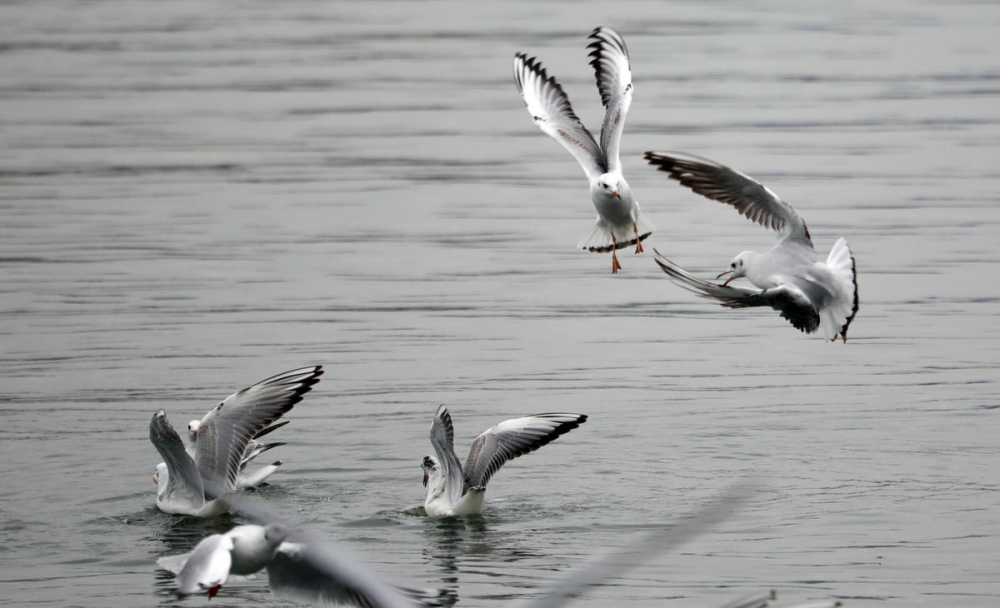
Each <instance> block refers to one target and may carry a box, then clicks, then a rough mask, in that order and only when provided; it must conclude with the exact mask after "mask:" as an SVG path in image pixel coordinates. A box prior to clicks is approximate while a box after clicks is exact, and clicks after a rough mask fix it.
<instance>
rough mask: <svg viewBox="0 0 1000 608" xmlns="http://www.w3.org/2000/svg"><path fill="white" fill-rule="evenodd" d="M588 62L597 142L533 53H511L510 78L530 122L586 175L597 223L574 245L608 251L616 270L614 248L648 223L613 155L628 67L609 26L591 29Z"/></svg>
mask: <svg viewBox="0 0 1000 608" xmlns="http://www.w3.org/2000/svg"><path fill="white" fill-rule="evenodd" d="M589 39H590V40H592V41H593V42H591V43H590V45H589V46H588V47H587V48H589V49H591V51H590V55H589V56H590V57H591V62H590V65H591V66H593V68H594V72H595V74H596V76H597V89H598V91H599V92H600V94H601V102H602V103H603V104H604V109H605V115H604V125H603V126H602V127H601V142H600V144H598V143H597V141H596V140H595V139H594V136H593V135H591V133H590V131H588V130H587V127H585V126H583V123H582V122H580V119H579V118H577V116H576V113H575V112H573V106H571V105H570V103H569V97H568V96H567V95H566V92H565V91H563V88H562V86H560V85H559V83H558V82H556V79H555V78H554V77H551V76H549V75H548V74H547V73H546V71H545V68H543V67H542V64H541V62H539V61H538V60H537V59H536V58H534V57H528V56H527V55H525V54H524V53H518V54H516V55H514V83H515V84H516V85H517V90H518V92H519V93H520V94H521V98H522V99H524V104H525V105H526V106H527V107H528V113H529V114H531V117H532V119H534V121H535V125H536V126H537V127H538V128H539V129H541V130H542V131H543V132H544V133H547V134H548V135H550V136H552V138H554V139H555V140H556V141H558V142H559V143H560V144H562V145H563V146H564V147H565V148H566V149H567V150H569V151H570V153H572V154H573V156H574V157H576V160H577V161H578V162H579V163H580V165H581V166H582V167H583V171H584V172H585V173H586V174H587V179H589V180H590V198H591V200H592V201H593V203H594V207H596V208H597V222H596V223H595V224H594V227H593V228H592V229H591V231H590V233H589V234H588V235H587V236H586V237H584V238H583V240H581V241H580V243H579V244H578V245H577V246H578V247H580V248H582V249H586V250H588V251H594V252H601V253H606V252H608V251H610V252H611V272H612V273H615V272H618V270H619V269H621V264H619V263H618V255H617V253H615V252H616V250H618V249H623V248H625V247H629V246H630V245H635V252H636V253H641V252H642V250H643V249H642V241H643V240H644V239H645V238H646V237H648V236H649V235H650V234H652V233H653V224H652V223H651V222H650V221H649V220H647V219H646V217H645V216H644V215H643V214H642V212H641V211H639V203H638V201H636V200H635V196H633V195H632V189H631V188H629V185H628V182H627V181H625V178H624V177H623V176H622V165H621V160H620V159H619V157H618V154H619V146H620V144H621V137H622V131H623V130H624V129H625V116H626V115H627V114H628V108H629V106H630V105H631V104H632V92H633V89H632V69H631V67H630V64H629V57H628V47H626V46H625V40H624V39H623V38H622V37H621V35H620V34H619V33H618V32H616V31H615V30H613V29H611V28H608V27H599V28H597V29H595V30H594V31H593V32H591V34H590V36H589Z"/></svg>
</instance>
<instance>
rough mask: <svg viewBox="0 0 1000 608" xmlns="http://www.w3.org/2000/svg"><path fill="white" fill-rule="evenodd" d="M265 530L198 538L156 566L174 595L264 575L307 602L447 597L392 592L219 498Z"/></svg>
mask: <svg viewBox="0 0 1000 608" xmlns="http://www.w3.org/2000/svg"><path fill="white" fill-rule="evenodd" d="M220 501H224V502H226V503H227V505H229V506H231V507H232V509H233V510H234V511H236V512H238V513H240V514H241V515H246V516H248V517H251V518H252V519H254V520H256V521H259V522H261V523H264V524H265V525H263V526H261V525H243V526H237V527H235V528H233V529H232V530H230V531H229V532H227V533H225V534H213V535H211V536H208V537H206V538H204V539H202V540H201V541H200V542H199V543H198V544H197V545H196V546H195V548H194V550H193V551H191V552H190V553H184V554H182V555H171V556H167V557H161V558H160V559H159V560H157V564H158V565H159V566H160V567H161V568H163V569H164V570H168V571H170V572H173V573H174V574H176V575H177V595H178V596H179V597H182V598H183V597H186V596H188V595H192V594H196V593H205V594H207V595H208V597H209V598H212V597H214V596H215V595H216V594H217V593H218V592H219V590H220V589H221V588H222V586H223V585H225V584H226V583H227V582H228V581H231V580H234V579H237V578H247V577H250V576H252V575H254V574H255V573H257V572H260V571H261V570H263V569H266V570H267V582H268V586H269V587H270V588H271V590H272V591H273V592H274V593H275V594H276V595H279V596H281V597H285V598H289V599H292V600H299V601H304V602H308V603H316V604H324V605H335V604H338V605H339V604H353V605H355V606H362V607H364V608H418V607H421V606H439V605H440V602H438V601H437V599H438V598H441V597H444V596H446V595H447V592H442V591H438V590H428V591H420V590H414V589H408V588H405V587H396V586H394V585H391V584H388V583H385V582H383V581H382V580H380V579H379V578H378V577H376V576H375V575H374V574H373V573H372V572H371V571H369V570H368V568H366V567H365V566H364V565H362V563H361V562H360V561H359V560H358V559H357V558H356V557H355V556H353V555H351V554H349V553H347V552H346V551H344V550H343V549H341V548H339V547H337V546H335V545H333V544H332V543H329V542H326V541H323V540H322V539H321V538H320V536H319V535H317V534H316V533H314V532H312V533H306V532H305V531H303V530H301V529H298V528H293V527H291V526H289V525H287V524H286V523H284V522H283V521H281V519H280V518H278V517H277V516H275V515H273V514H271V513H268V512H267V511H265V510H263V509H262V508H261V507H260V506H258V505H255V504H254V503H251V502H250V501H247V500H245V499H241V498H239V497H238V496H233V495H227V496H225V497H224V498H222V499H220Z"/></svg>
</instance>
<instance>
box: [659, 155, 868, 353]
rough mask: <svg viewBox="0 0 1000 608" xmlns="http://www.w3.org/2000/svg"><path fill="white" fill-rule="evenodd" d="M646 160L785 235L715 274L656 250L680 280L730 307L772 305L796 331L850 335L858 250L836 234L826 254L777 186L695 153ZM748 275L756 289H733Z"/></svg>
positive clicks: (855, 300)
mask: <svg viewBox="0 0 1000 608" xmlns="http://www.w3.org/2000/svg"><path fill="white" fill-rule="evenodd" d="M645 158H646V160H647V161H649V164H651V165H653V166H654V167H656V168H657V169H659V170H660V171H664V172H666V173H667V174H668V175H669V176H670V177H671V179H674V180H677V181H678V182H680V183H681V184H682V185H684V186H687V187H688V188H690V189H691V190H693V191H694V192H696V193H698V194H700V195H702V196H704V197H706V198H710V199H712V200H715V201H719V202H721V203H726V204H728V205H732V206H733V207H735V208H736V210H737V211H739V212H740V213H741V214H742V215H745V216H746V217H747V218H748V219H750V220H751V221H754V222H757V223H758V224H761V225H763V226H766V227H768V228H771V229H772V230H777V231H779V232H780V233H781V240H780V241H778V244H777V245H775V246H774V247H773V248H772V249H771V250H770V251H768V252H766V253H762V254H761V253H757V252H754V251H744V252H742V253H740V254H739V255H738V256H736V257H735V258H734V259H733V261H732V262H731V263H730V264H729V268H728V269H727V270H725V271H723V272H722V273H720V274H719V276H718V277H716V278H717V279H719V278H722V277H723V276H725V275H730V276H729V278H728V279H726V282H725V283H723V284H722V285H716V284H714V283H709V282H708V281H703V280H701V279H699V278H697V277H695V276H693V275H692V274H690V273H688V272H687V271H686V270H684V269H683V268H681V267H680V266H677V265H676V264H674V263H673V262H671V261H670V260H668V259H667V258H665V257H663V256H662V255H661V254H660V252H659V251H657V252H656V256H657V257H656V263H657V264H659V265H660V268H662V269H663V271H664V272H665V273H667V276H669V277H670V279H671V280H672V281H673V282H674V283H676V284H678V285H679V286H681V287H683V288H684V289H687V290H688V291H692V292H694V293H695V294H697V295H699V296H701V297H703V298H709V299H712V300H715V301H717V302H718V303H719V304H721V305H722V306H725V307H728V308H748V307H752V306H770V307H771V308H773V309H775V310H777V311H780V312H781V316H782V317H784V318H785V319H788V321H789V322H791V324H792V325H793V326H794V327H795V328H796V329H798V330H801V331H804V332H806V333H812V332H814V331H816V329H817V328H822V329H823V335H824V336H826V339H827V340H836V339H837V338H838V337H840V338H842V339H843V340H844V342H846V341H847V329H848V327H850V325H851V321H853V320H854V315H855V314H857V312H858V282H857V269H856V266H855V262H854V255H853V254H852V253H851V250H850V248H849V247H848V246H847V241H845V240H844V239H843V238H841V239H839V240H838V241H837V242H836V243H834V245H833V249H831V250H830V254H829V255H828V256H827V258H826V260H823V259H821V258H820V255H819V254H818V253H817V252H816V250H815V249H814V248H813V243H812V239H811V238H810V236H809V229H808V228H807V227H806V223H805V220H803V219H802V218H801V217H800V216H799V214H798V213H797V212H796V211H795V209H793V208H792V206H791V205H789V204H788V203H786V202H784V201H782V200H781V199H780V198H778V195H776V194H775V193H774V192H772V191H771V190H769V189H768V188H766V187H765V186H763V185H762V184H760V183H759V182H757V181H755V180H753V179H752V178H750V177H749V176H746V175H744V174H742V173H740V172H739V171H735V170H733V169H730V168H729V167H725V166H723V165H720V164H718V163H715V162H712V161H710V160H708V159H705V158H701V157H698V156H694V155H690V154H682V153H677V152H670V153H667V154H658V153H656V152H646V154H645ZM740 277H746V278H747V280H749V281H750V282H751V283H753V284H754V285H755V286H756V287H758V288H759V289H758V290H754V289H746V288H742V287H730V286H729V283H730V282H731V281H733V280H734V279H738V278H740Z"/></svg>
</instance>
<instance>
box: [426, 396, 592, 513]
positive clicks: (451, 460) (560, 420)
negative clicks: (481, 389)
mask: <svg viewBox="0 0 1000 608" xmlns="http://www.w3.org/2000/svg"><path fill="white" fill-rule="evenodd" d="M586 421H587V416H585V415H583V414H536V415H534V416H526V417H524V418H514V419H512V420H505V421H504V422H501V423H500V424H497V425H496V426H493V427H491V428H489V429H487V430H486V432H484V433H483V434H482V435H480V436H479V437H477V438H476V440H475V441H473V442H472V447H471V448H469V457H468V458H467V459H466V460H465V467H464V468H463V467H462V463H461V462H459V461H458V456H456V455H455V429H454V427H452V424H451V414H449V413H448V409H447V408H446V407H445V406H443V405H442V406H441V407H439V408H438V410H437V413H436V414H434V422H433V424H431V445H433V446H434V452H435V453H436V454H437V458H434V457H433V456H424V460H423V462H422V463H421V467H422V468H423V470H424V487H426V488H427V500H426V501H424V510H425V511H426V512H427V514H428V515H472V514H475V513H479V512H480V511H482V508H483V500H484V498H485V493H486V484H487V482H489V480H490V477H492V476H493V474H494V473H496V472H497V471H498V470H499V469H500V467H501V466H503V464H504V463H505V462H507V461H508V460H512V459H514V458H517V457H518V456H523V455H525V454H527V453H528V452H533V451H534V450H537V449H538V448H540V447H542V446H543V445H545V444H547V443H549V442H550V441H552V440H554V439H555V438H556V437H559V436H560V435H564V434H566V433H568V432H570V431H571V430H573V429H575V428H576V427H578V426H580V425H581V424H583V423H584V422H586Z"/></svg>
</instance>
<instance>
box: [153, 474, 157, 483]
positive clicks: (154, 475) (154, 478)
mask: <svg viewBox="0 0 1000 608" xmlns="http://www.w3.org/2000/svg"><path fill="white" fill-rule="evenodd" d="M153 483H157V479H156V473H153Z"/></svg>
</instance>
